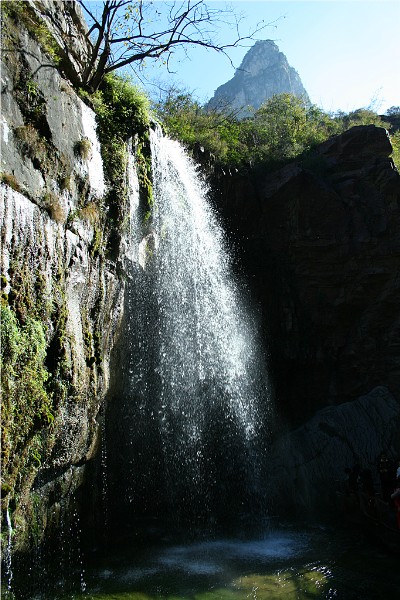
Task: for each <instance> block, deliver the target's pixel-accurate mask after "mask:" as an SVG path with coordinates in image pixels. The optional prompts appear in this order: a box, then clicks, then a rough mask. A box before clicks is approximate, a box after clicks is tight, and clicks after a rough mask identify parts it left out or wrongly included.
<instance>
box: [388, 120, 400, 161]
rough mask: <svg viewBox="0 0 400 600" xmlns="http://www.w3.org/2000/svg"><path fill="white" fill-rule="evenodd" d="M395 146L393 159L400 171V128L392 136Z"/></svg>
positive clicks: (391, 139) (393, 145)
mask: <svg viewBox="0 0 400 600" xmlns="http://www.w3.org/2000/svg"><path fill="white" fill-rule="evenodd" d="M390 141H391V143H392V147H393V153H392V159H393V162H394V164H395V165H396V168H397V170H398V171H400V130H398V131H396V133H394V134H393V135H391V136H390Z"/></svg>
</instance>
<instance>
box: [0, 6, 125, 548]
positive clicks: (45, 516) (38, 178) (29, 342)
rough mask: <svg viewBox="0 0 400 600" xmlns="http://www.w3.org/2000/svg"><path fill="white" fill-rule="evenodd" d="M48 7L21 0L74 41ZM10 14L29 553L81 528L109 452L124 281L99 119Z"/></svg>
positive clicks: (10, 178) (9, 337)
mask: <svg viewBox="0 0 400 600" xmlns="http://www.w3.org/2000/svg"><path fill="white" fill-rule="evenodd" d="M16 4H17V3H16ZM39 4H40V3H35V4H33V3H20V6H21V5H23V10H24V11H25V12H24V14H23V15H21V18H23V19H26V23H28V25H29V24H31V25H32V24H34V23H35V22H36V21H35V19H36V16H37V14H39V13H41V11H44V12H45V14H46V18H47V19H50V20H51V21H52V23H53V28H54V27H56V26H57V23H58V24H59V32H58V33H59V35H60V36H62V35H63V29H65V26H66V25H65V24H66V23H67V22H68V19H69V17H70V18H71V19H72V16H71V15H72V14H73V15H75V18H77V17H76V15H77V13H76V11H75V10H73V11H72V12H71V11H69V10H66V12H65V14H64V13H62V14H61V15H60V10H59V5H58V3H54V2H53V3H52V2H45V3H43V5H42V6H41V7H40V6H39ZM66 4H68V5H69V4H70V3H66ZM74 6H75V4H74ZM9 8H13V9H14V8H15V9H16V10H18V8H19V7H18V6H16V5H14V4H13V3H9ZM72 8H73V7H72ZM2 10H3V7H2ZM38 11H39V12H38ZM35 15H36V16H35ZM3 17H4V19H7V20H6V26H5V27H4V30H3V35H2V44H3V52H2V71H1V72H2V121H1V126H2V128H1V136H2V157H1V171H2V174H1V178H2V184H1V201H0V227H1V242H2V245H1V274H2V317H3V323H2V325H4V327H3V330H2V342H3V354H2V364H3V373H2V376H3V375H4V380H2V383H4V384H5V385H6V386H7V387H6V388H3V389H4V390H6V391H5V393H4V397H3V400H4V402H3V407H2V408H3V410H2V453H3V454H2V480H3V487H2V517H3V519H4V521H3V523H6V522H7V523H8V524H9V531H11V529H12V550H13V552H16V551H26V550H27V549H32V547H34V546H37V545H39V544H40V543H41V541H42V540H43V539H44V538H46V537H50V536H51V534H52V532H54V531H56V530H57V528H59V527H60V524H61V523H62V524H63V526H64V527H68V522H69V521H70V520H72V521H74V512H76V510H77V509H76V498H77V495H78V494H79V489H80V486H81V485H82V483H83V480H84V477H85V471H86V465H87V464H88V463H89V462H90V460H91V459H92V458H93V456H94V455H95V454H96V452H97V449H98V444H99V436H100V430H101V409H102V407H103V405H104V399H105V396H106V394H107V391H108V387H109V380H110V376H109V361H110V354H111V349H112V347H113V344H114V342H115V339H116V336H117V332H118V328H119V324H120V319H121V315H122V310H123V294H124V282H123V280H122V278H121V277H120V276H118V275H117V274H116V271H117V266H116V263H115V262H113V261H111V260H107V258H106V257H105V256H104V254H102V253H101V252H99V247H98V245H99V244H98V242H99V238H101V236H102V235H103V231H102V228H101V225H100V217H99V215H100V205H101V201H102V197H103V196H104V194H105V178H104V173H103V164H102V159H101V154H100V147H99V143H98V141H97V136H96V123H95V117H94V113H93V112H92V111H91V109H90V108H89V107H88V106H86V105H85V104H84V103H83V102H82V101H81V100H80V99H79V98H78V96H77V95H76V93H75V91H74V90H73V88H72V87H71V86H70V85H69V83H68V82H67V81H66V80H65V79H63V78H62V77H61V76H60V72H59V70H58V69H57V67H56V64H55V63H54V62H53V60H52V58H51V56H49V55H48V54H47V53H46V51H45V49H44V48H43V46H42V44H40V43H38V40H37V39H36V38H35V35H36V34H37V31H40V30H39V29H36V33H35V28H33V31H30V29H29V27H28V25H27V26H26V27H24V26H22V22H21V21H18V20H17V18H18V13H16V14H15V13H11V15H8V11H6V10H4V14H3ZM24 23H25V22H24ZM3 24H4V23H3ZM72 27H74V26H73V25H71V28H72ZM82 28H84V24H83V23H81V26H80V28H76V27H75V29H74V31H75V32H76V35H77V36H78V33H79V31H80V30H81V29H82ZM71 31H72V29H71ZM81 43H83V42H81ZM83 150H85V151H84V152H83ZM4 332H5V333H4ZM3 333H4V338H3ZM4 341H6V342H7V343H6V345H4ZM8 344H9V345H8ZM41 352H43V358H42V360H41V362H40V360H39V358H40V356H41V354H40V353H41ZM36 358H37V359H38V360H37V361H36V362H35V360H36ZM43 369H44V370H43ZM18 385H20V386H21V394H20V395H19V394H18V389H19V388H18ZM15 390H17V391H15ZM26 390H28V393H26ZM35 402H37V403H38V404H37V405H36V404H35ZM21 415H22V417H21ZM10 539H11V538H10Z"/></svg>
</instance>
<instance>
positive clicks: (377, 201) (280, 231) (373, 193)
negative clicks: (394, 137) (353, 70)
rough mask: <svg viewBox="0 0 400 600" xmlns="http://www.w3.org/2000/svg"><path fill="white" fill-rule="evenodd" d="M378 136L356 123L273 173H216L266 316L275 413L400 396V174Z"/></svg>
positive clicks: (300, 415)
mask: <svg viewBox="0 0 400 600" xmlns="http://www.w3.org/2000/svg"><path fill="white" fill-rule="evenodd" d="M390 153H391V145H390V142H389V138H388V135H387V132H386V130H385V129H382V128H377V127H375V126H373V125H371V126H360V127H354V128H352V129H350V130H349V131H347V132H345V133H344V134H342V135H340V136H337V137H334V138H332V139H331V140H328V141H327V142H326V143H324V144H322V145H321V146H320V147H319V148H318V149H317V150H316V152H315V154H314V156H313V157H311V158H308V159H307V160H306V161H303V162H293V163H290V164H288V165H286V166H284V167H283V168H281V169H279V170H278V171H275V172H273V173H263V171H262V169H260V171H259V172H258V173H257V174H256V175H255V174H251V175H248V176H239V175H238V176H236V177H225V178H223V181H222V187H223V191H222V197H221V198H222V199H221V202H222V207H221V210H222V212H223V213H224V214H225V216H226V218H227V219H228V222H229V228H230V229H231V230H232V231H234V232H235V235H238V236H239V237H240V240H241V241H240V245H241V247H242V249H243V257H244V258H243V260H244V264H243V268H244V270H245V272H247V273H248V275H249V280H250V284H251V286H252V288H253V290H254V291H255V293H256V296H257V297H258V301H259V303H260V305H261V306H262V310H263V326H264V333H265V339H266V343H267V344H268V346H269V349H270V355H271V370H272V374H273V377H274V382H275V386H276V391H277V397H278V398H279V402H280V410H281V411H282V412H283V413H284V415H285V418H288V419H289V420H290V421H291V422H292V423H299V422H304V420H305V419H306V418H307V416H311V415H312V414H313V413H314V412H315V411H316V410H318V409H319V408H321V406H324V405H325V404H340V403H342V402H348V401H351V400H354V399H355V398H357V397H358V396H360V395H361V394H366V393H368V392H369V391H370V390H371V389H373V388H374V387H376V386H378V385H381V386H385V387H387V388H388V389H389V390H390V391H391V392H392V394H393V395H394V396H395V397H396V398H397V400H399V399H400V356H399V355H400V346H399V333H400V311H399V309H398V307H399V305H400V282H399V278H398V262H399V255H400V236H399V230H400V209H399V202H400V177H399V173H398V172H397V171H396V169H395V168H394V166H393V162H392V160H391V159H390V158H389V155H390Z"/></svg>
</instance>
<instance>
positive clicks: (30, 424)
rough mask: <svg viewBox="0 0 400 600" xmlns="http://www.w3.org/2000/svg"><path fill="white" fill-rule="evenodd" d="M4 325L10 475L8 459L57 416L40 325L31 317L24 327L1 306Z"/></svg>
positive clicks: (1, 361) (0, 355)
mask: <svg viewBox="0 0 400 600" xmlns="http://www.w3.org/2000/svg"><path fill="white" fill-rule="evenodd" d="M1 323H2V326H1V350H0V366H1V384H2V390H3V411H2V461H3V469H4V470H5V472H7V467H8V461H9V459H10V458H12V457H13V456H14V455H18V453H19V452H20V451H21V450H22V449H23V448H24V446H25V444H26V442H27V441H28V438H30V437H31V436H32V435H33V433H34V432H35V431H37V430H39V429H40V428H41V427H42V426H43V425H48V424H49V423H50V422H51V421H53V419H54V416H53V406H52V396H51V394H49V392H48V390H47V382H48V378H49V373H48V371H47V369H46V368H45V366H44V364H45V359H46V339H45V335H44V330H43V326H42V324H41V322H40V321H38V320H36V319H33V318H31V317H29V316H28V317H26V319H25V322H24V323H23V324H21V323H20V322H19V321H18V319H17V316H16V314H15V312H14V311H13V310H12V309H11V308H10V307H9V306H2V307H1Z"/></svg>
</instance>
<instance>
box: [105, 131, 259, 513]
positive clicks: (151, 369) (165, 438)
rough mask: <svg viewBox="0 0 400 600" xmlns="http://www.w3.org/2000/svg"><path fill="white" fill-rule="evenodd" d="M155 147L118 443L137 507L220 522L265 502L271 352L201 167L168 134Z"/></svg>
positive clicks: (131, 292)
mask: <svg viewBox="0 0 400 600" xmlns="http://www.w3.org/2000/svg"><path fill="white" fill-rule="evenodd" d="M151 152H152V174H153V196H154V205H153V208H152V217H151V218H150V219H149V218H148V215H147V218H146V224H145V225H143V227H144V233H143V237H142V240H141V241H140V242H139V248H138V252H137V255H138V257H139V258H138V262H139V263H140V268H139V269H137V272H136V273H134V274H133V275H132V279H131V282H130V284H129V285H128V295H127V296H128V300H127V304H126V315H127V316H126V320H127V326H126V334H125V338H126V341H125V346H126V347H125V353H124V359H123V360H124V363H125V364H126V377H125V380H124V382H123V395H124V397H125V400H124V404H123V409H121V413H120V417H119V420H120V425H119V427H120V431H121V428H124V433H123V434H122V435H121V433H120V431H119V433H115V431H114V434H113V437H114V442H113V443H114V444H115V437H118V438H120V439H121V437H122V438H124V440H125V441H124V442H120V443H121V448H120V451H119V456H124V466H123V467H121V466H120V465H119V467H120V471H121V470H123V472H124V474H125V475H124V479H125V480H127V483H126V490H125V491H124V493H125V495H126V496H127V498H128V500H127V502H128V504H129V506H130V508H131V509H133V511H134V512H135V513H137V511H141V510H142V511H143V512H145V513H147V514H149V515H153V514H154V513H155V514H163V515H165V514H166V513H169V514H171V513H173V514H174V515H175V516H177V515H180V516H182V515H183V514H184V515H185V516H186V517H188V518H191V519H193V518H195V519H201V518H206V519H211V520H212V519H215V520H220V519H221V518H225V517H229V516H233V515H234V514H237V513H238V512H243V513H245V512H249V511H251V510H254V507H255V504H258V505H260V498H262V491H261V490H262V485H261V483H262V482H261V480H262V472H261V465H262V460H261V459H262V456H261V454H262V446H263V441H264V440H263V438H264V437H265V432H264V426H265V421H266V413H267V412H268V402H267V400H266V395H267V391H266V388H267V386H266V378H265V375H264V372H263V367H262V361H261V358H260V357H261V349H260V345H259V343H258V341H257V330H256V323H255V322H254V319H253V318H252V317H251V316H249V311H248V310H247V307H246V303H245V302H244V300H243V298H242V297H241V294H240V293H239V290H238V287H237V285H236V284H235V282H234V278H233V276H232V272H231V264H230V263H231V259H230V257H229V254H228V252H227V242H226V239H225V236H224V232H223V230H222V228H221V226H220V225H219V223H218V219H217V217H216V215H215V214H214V211H213V209H212V207H211V205H210V202H209V200H208V189H207V186H206V184H205V183H204V181H203V180H202V178H201V177H200V175H199V173H198V170H197V167H196V165H195V164H194V163H193V161H192V160H191V159H190V158H189V157H188V155H187V154H186V152H185V150H184V149H183V148H182V147H181V146H180V145H179V143H177V142H175V141H172V140H170V139H168V138H165V137H163V136H162V135H161V134H160V132H157V131H156V132H155V131H152V132H151ZM132 187H134V186H132ZM134 204H135V205H137V202H134ZM134 221H135V223H139V222H140V218H139V217H137V216H135V217H134ZM132 255H134V252H132ZM126 469H127V470H128V474H129V476H128V478H126ZM112 487H113V488H114V489H115V490H116V496H118V498H120V491H121V490H120V484H118V483H117V482H116V481H114V482H113V483H112ZM255 499H256V500H255ZM231 513H232V514H231Z"/></svg>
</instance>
